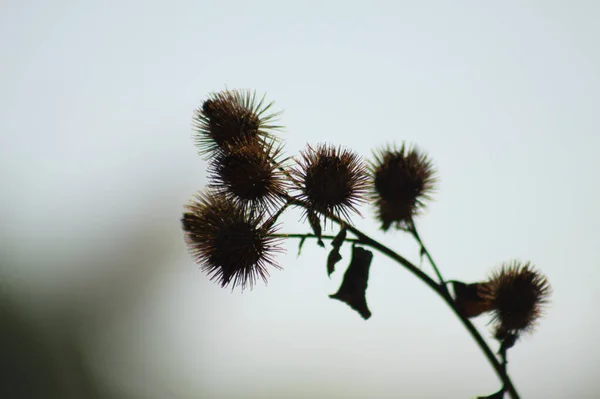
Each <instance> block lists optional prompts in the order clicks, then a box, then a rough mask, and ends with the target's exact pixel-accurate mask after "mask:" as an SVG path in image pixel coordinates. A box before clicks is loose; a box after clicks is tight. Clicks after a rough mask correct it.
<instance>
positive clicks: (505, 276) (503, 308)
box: [488, 260, 552, 334]
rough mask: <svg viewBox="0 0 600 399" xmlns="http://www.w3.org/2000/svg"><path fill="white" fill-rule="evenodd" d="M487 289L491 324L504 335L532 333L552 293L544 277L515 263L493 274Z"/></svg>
mask: <svg viewBox="0 0 600 399" xmlns="http://www.w3.org/2000/svg"><path fill="white" fill-rule="evenodd" d="M488 287H489V295H490V301H491V303H492V307H493V310H492V322H493V323H494V324H495V329H496V331H500V332H502V333H503V334H508V333H512V334H519V333H521V332H531V331H533V329H534V327H535V325H536V323H537V320H538V319H539V317H540V316H541V315H542V314H543V309H544V306H545V305H546V304H547V303H548V302H549V298H550V294H551V292H552V288H551V287H550V284H549V282H548V279H547V278H546V276H544V275H543V274H541V273H540V272H538V271H537V270H535V269H534V267H533V266H532V265H531V263H530V262H525V263H521V262H519V261H516V260H513V261H511V262H507V263H504V264H503V265H502V267H501V268H500V269H499V270H497V271H495V272H494V273H493V274H492V276H491V278H490V280H489V283H488Z"/></svg>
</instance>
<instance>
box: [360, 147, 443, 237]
mask: <svg viewBox="0 0 600 399" xmlns="http://www.w3.org/2000/svg"><path fill="white" fill-rule="evenodd" d="M374 158H375V159H374V161H373V162H371V164H370V171H371V178H372V179H373V183H374V184H373V192H372V195H371V198H372V200H373V201H374V203H375V206H376V209H377V218H378V219H379V221H380V222H381V229H382V230H383V231H387V230H388V229H389V228H390V227H391V226H392V225H394V226H395V227H396V228H397V229H400V228H405V227H407V226H409V223H410V222H411V221H412V220H413V218H414V217H415V216H416V215H417V214H419V212H420V211H422V210H424V209H425V206H426V202H427V201H429V200H431V194H432V193H433V191H434V190H435V184H436V183H437V173H436V171H435V168H434V166H433V163H432V162H431V161H430V160H429V158H428V157H427V155H426V154H425V153H422V152H421V151H419V150H418V149H417V148H416V147H412V148H409V147H407V146H406V145H405V144H404V143H403V144H402V146H401V147H400V149H398V148H396V147H395V146H387V147H385V148H383V149H380V150H378V151H376V152H375V153H374Z"/></svg>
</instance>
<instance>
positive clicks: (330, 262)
mask: <svg viewBox="0 0 600 399" xmlns="http://www.w3.org/2000/svg"><path fill="white" fill-rule="evenodd" d="M340 260H342V255H340V253H339V252H338V250H337V249H336V248H333V249H332V250H331V252H329V256H327V276H329V277H331V273H333V272H334V271H335V264H336V263H338V262H339V261H340Z"/></svg>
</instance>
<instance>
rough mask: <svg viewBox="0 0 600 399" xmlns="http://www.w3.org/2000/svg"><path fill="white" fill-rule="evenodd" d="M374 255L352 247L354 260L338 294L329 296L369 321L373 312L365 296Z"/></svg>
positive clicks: (351, 261) (357, 247)
mask: <svg viewBox="0 0 600 399" xmlns="http://www.w3.org/2000/svg"><path fill="white" fill-rule="evenodd" d="M372 260H373V253H372V252H371V251H368V250H366V249H364V248H361V247H359V246H356V245H355V246H353V247H352V259H351V260H350V265H349V266H348V269H347V270H346V273H345V274H344V280H343V281H342V285H341V286H340V289H339V290H338V292H337V293H335V294H333V295H329V297H330V298H333V299H337V300H339V301H342V302H345V303H346V304H347V305H348V306H350V307H351V308H352V309H354V310H355V311H357V312H358V313H359V314H360V315H361V317H362V318H363V319H365V320H367V319H368V318H369V317H371V311H370V310H369V307H368V306H367V299H366V298H365V294H366V291H367V284H368V280H369V269H370V268H371V261H372Z"/></svg>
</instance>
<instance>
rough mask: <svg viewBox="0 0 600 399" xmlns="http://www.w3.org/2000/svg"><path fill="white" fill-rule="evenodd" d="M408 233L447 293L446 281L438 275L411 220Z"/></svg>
mask: <svg viewBox="0 0 600 399" xmlns="http://www.w3.org/2000/svg"><path fill="white" fill-rule="evenodd" d="M408 231H409V233H410V234H411V235H412V236H413V237H414V238H415V240H417V242H418V243H419V245H420V246H421V253H422V254H424V255H425V257H427V260H428V261H429V264H430V265H431V267H433V271H434V272H435V274H436V275H437V277H438V279H439V280H440V284H441V285H442V286H443V287H444V289H445V290H446V291H448V287H446V280H444V278H443V277H442V273H440V270H439V269H438V267H437V265H436V264H435V262H434V260H433V258H432V257H431V254H430V253H429V251H428V250H427V247H426V246H425V244H424V243H423V241H422V240H421V236H420V235H419V232H418V231H417V226H416V225H415V222H414V221H413V220H411V221H410V227H409V229H408Z"/></svg>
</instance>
